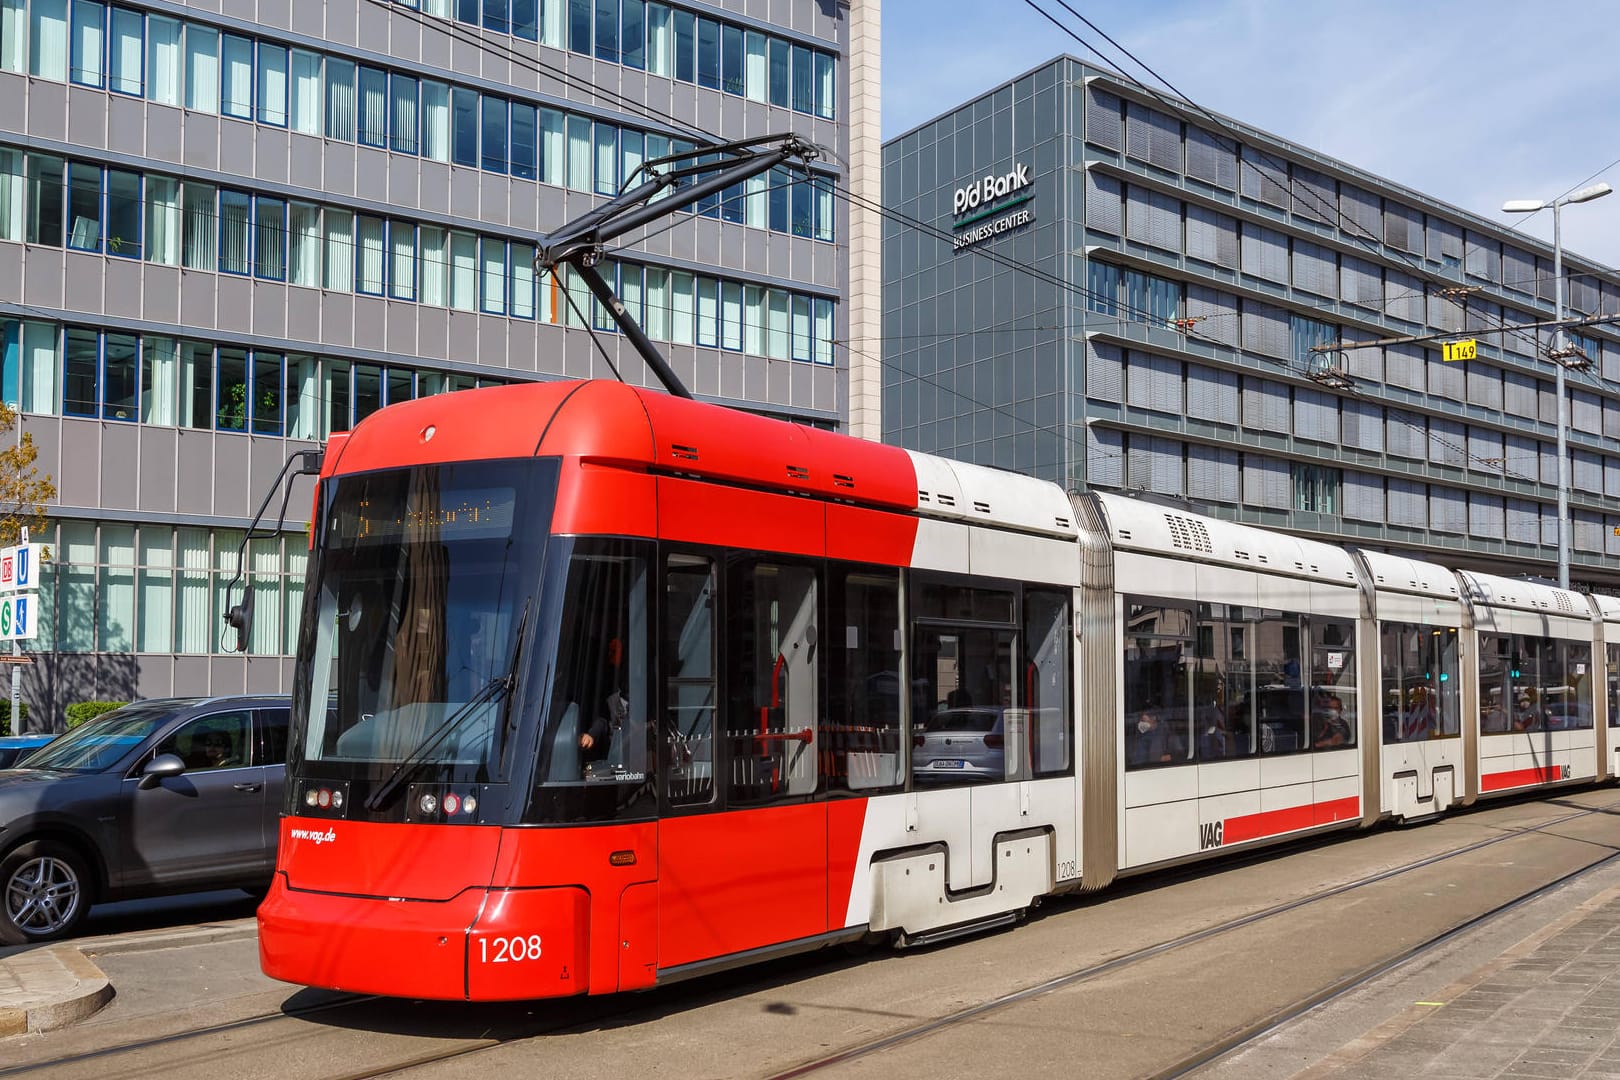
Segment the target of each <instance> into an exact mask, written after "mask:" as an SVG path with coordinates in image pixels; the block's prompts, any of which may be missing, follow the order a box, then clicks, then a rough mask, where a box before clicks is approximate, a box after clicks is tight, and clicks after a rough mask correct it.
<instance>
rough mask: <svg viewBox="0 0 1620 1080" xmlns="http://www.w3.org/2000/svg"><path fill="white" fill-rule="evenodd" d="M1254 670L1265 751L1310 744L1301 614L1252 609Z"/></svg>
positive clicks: (1257, 717) (1284, 750)
mask: <svg viewBox="0 0 1620 1080" xmlns="http://www.w3.org/2000/svg"><path fill="white" fill-rule="evenodd" d="M1250 615H1251V616H1252V622H1251V623H1250V625H1251V627H1252V628H1253V629H1252V633H1251V640H1252V641H1253V643H1254V649H1255V654H1256V655H1255V661H1254V666H1255V671H1256V674H1257V675H1258V676H1259V679H1260V687H1259V690H1258V692H1257V693H1256V694H1255V730H1256V731H1257V732H1259V734H1260V752H1261V753H1262V754H1289V753H1293V752H1294V751H1295V750H1303V749H1304V748H1305V747H1307V746H1308V745H1309V741H1308V737H1307V734H1306V731H1305V728H1306V719H1307V716H1308V711H1307V706H1308V699H1307V694H1306V685H1305V682H1304V672H1303V670H1302V663H1301V659H1302V657H1301V650H1300V640H1299V638H1300V633H1299V629H1300V628H1299V616H1298V615H1293V614H1290V613H1288V612H1282V611H1259V612H1250Z"/></svg>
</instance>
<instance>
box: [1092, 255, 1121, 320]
mask: <svg viewBox="0 0 1620 1080" xmlns="http://www.w3.org/2000/svg"><path fill="white" fill-rule="evenodd" d="M1086 310H1087V311H1094V312H1096V313H1097V314H1098V315H1111V316H1118V315H1119V267H1117V266H1112V265H1110V264H1108V263H1105V262H1098V261H1097V260H1096V259H1092V260H1090V261H1088V262H1087V263H1086Z"/></svg>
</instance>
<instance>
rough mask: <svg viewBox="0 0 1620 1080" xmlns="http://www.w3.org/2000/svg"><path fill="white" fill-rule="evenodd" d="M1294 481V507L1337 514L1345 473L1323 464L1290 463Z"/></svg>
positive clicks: (1319, 512) (1312, 511)
mask: <svg viewBox="0 0 1620 1080" xmlns="http://www.w3.org/2000/svg"><path fill="white" fill-rule="evenodd" d="M1290 468H1291V470H1292V472H1293V481H1294V509H1295V510H1305V511H1309V512H1311V513H1314V514H1337V513H1338V512H1339V491H1340V487H1341V486H1342V484H1343V482H1344V474H1343V473H1342V472H1341V471H1340V470H1338V469H1330V468H1328V467H1326V466H1323V465H1306V464H1303V463H1301V462H1297V461H1296V462H1293V463H1291V465H1290Z"/></svg>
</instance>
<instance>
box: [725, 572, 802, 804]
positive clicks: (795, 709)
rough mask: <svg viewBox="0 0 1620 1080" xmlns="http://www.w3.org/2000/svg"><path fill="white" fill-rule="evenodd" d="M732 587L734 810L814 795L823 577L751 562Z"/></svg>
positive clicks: (734, 575)
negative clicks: (818, 579) (818, 607)
mask: <svg viewBox="0 0 1620 1080" xmlns="http://www.w3.org/2000/svg"><path fill="white" fill-rule="evenodd" d="M729 585H730V587H729V589H728V591H727V602H726V616H727V617H726V642H727V651H728V655H729V656H730V659H731V664H730V667H729V668H728V671H729V672H730V674H729V676H728V681H729V683H730V685H729V687H728V697H729V705H730V708H729V709H728V710H727V719H726V729H727V730H726V736H727V738H726V760H727V762H728V767H727V777H728V783H727V787H726V801H727V805H729V806H743V805H750V804H760V803H769V802H776V801H780V800H784V799H791V798H798V797H803V796H807V795H811V794H814V793H815V790H816V785H817V775H816V774H817V769H816V764H817V758H818V754H817V749H816V745H815V737H816V716H817V713H818V711H819V708H818V706H819V702H818V700H817V698H818V694H819V690H820V686H821V678H820V672H819V668H820V655H821V649H820V647H819V643H818V638H819V634H818V629H817V626H816V572H815V570H813V569H811V568H810V567H807V566H790V565H782V564H778V563H770V562H753V561H749V562H744V563H740V564H736V565H733V567H732V568H731V574H730V577H729Z"/></svg>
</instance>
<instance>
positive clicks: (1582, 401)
mask: <svg viewBox="0 0 1620 1080" xmlns="http://www.w3.org/2000/svg"><path fill="white" fill-rule="evenodd" d="M883 190H884V200H885V204H886V205H887V207H888V208H889V209H890V210H892V211H895V212H897V213H898V214H900V215H904V216H905V217H906V218H909V219H912V222H911V223H908V222H903V221H896V220H888V221H885V223H884V234H883V254H884V265H883V275H884V306H883V339H884V343H885V357H884V370H883V433H884V438H885V439H886V440H887V441H890V442H894V443H898V444H901V445H904V446H908V447H913V448H916V449H918V450H924V451H928V452H931V453H938V454H944V455H947V456H951V457H957V458H962V459H965V460H969V461H975V462H979V463H982V464H986V465H993V466H999V467H1002V468H1007V469H1015V470H1018V471H1020V472H1027V473H1033V474H1036V475H1039V476H1042V477H1045V478H1047V479H1051V480H1054V481H1057V482H1059V483H1063V484H1066V485H1069V486H1070V487H1080V486H1082V485H1090V486H1093V487H1097V488H1110V489H1116V490H1118V489H1126V490H1139V491H1143V492H1152V493H1155V494H1156V495H1159V496H1164V497H1170V498H1175V499H1182V500H1185V501H1187V502H1188V503H1190V504H1192V505H1193V506H1194V507H1195V508H1197V509H1201V510H1204V511H1206V512H1209V513H1212V514H1215V515H1217V516H1221V517H1226V518H1231V519H1234V520H1241V521H1247V522H1253V523H1257V524H1262V525H1268V526H1274V527H1277V528H1282V529H1288V530H1291V531H1294V532H1298V533H1302V534H1306V535H1312V536H1316V537H1320V538H1326V539H1330V540H1335V541H1338V540H1343V541H1347V542H1353V543H1357V544H1362V545H1365V546H1369V547H1374V548H1386V549H1391V550H1404V551H1408V552H1413V553H1417V554H1420V555H1426V556H1428V557H1433V558H1437V559H1441V560H1442V561H1449V562H1452V563H1456V562H1457V561H1459V560H1463V559H1466V560H1467V561H1468V562H1469V563H1470V564H1472V565H1475V566H1480V567H1482V568H1490V569H1496V570H1498V571H1501V572H1507V573H1515V574H1517V573H1532V574H1542V575H1546V576H1549V577H1550V576H1552V575H1553V574H1554V569H1555V566H1556V561H1557V519H1556V511H1555V507H1556V502H1557V472H1558V470H1557V456H1556V450H1555V443H1556V439H1557V417H1558V407H1557V406H1558V403H1557V399H1556V396H1555V392H1554V380H1555V374H1554V373H1555V369H1554V367H1553V361H1552V360H1550V359H1549V358H1548V351H1549V344H1550V331H1548V330H1546V329H1541V330H1535V329H1529V330H1522V329H1521V330H1510V329H1504V328H1505V327H1512V326H1516V325H1520V324H1526V323H1533V322H1536V321H1539V320H1551V319H1552V317H1553V297H1554V289H1553V286H1554V281H1553V275H1552V252H1551V250H1550V249H1549V248H1548V247H1547V246H1546V245H1543V244H1541V243H1540V242H1538V241H1535V240H1533V239H1530V238H1528V237H1526V236H1523V235H1521V234H1519V233H1516V232H1513V231H1510V230H1509V229H1507V228H1505V227H1504V226H1503V225H1502V224H1501V223H1500V222H1497V221H1491V220H1487V219H1484V218H1481V217H1477V216H1474V215H1472V214H1469V213H1467V212H1465V211H1461V210H1458V209H1457V208H1455V207H1452V206H1447V205H1445V204H1443V203H1440V202H1438V201H1436V200H1434V199H1432V198H1429V197H1428V196H1425V195H1423V194H1421V193H1419V192H1416V191H1412V190H1410V189H1408V188H1403V187H1400V186H1398V185H1396V184H1393V183H1391V182H1389V181H1387V180H1384V179H1381V178H1379V177H1377V176H1373V175H1371V174H1369V173H1366V172H1364V171H1362V170H1359V169H1357V168H1355V167H1354V166H1352V165H1348V164H1346V163H1344V162H1341V161H1335V160H1332V159H1329V158H1326V157H1323V156H1321V155H1319V154H1316V153H1314V152H1312V151H1310V150H1308V149H1306V148H1304V147H1301V146H1297V145H1294V144H1292V143H1288V142H1286V141H1284V140H1281V139H1278V138H1276V137H1274V136H1271V135H1267V134H1266V133H1264V132H1262V131H1258V130H1256V129H1254V128H1251V127H1248V126H1245V125H1243V124H1240V123H1238V122H1236V121H1231V120H1228V119H1225V118H1217V117H1212V116H1210V115H1208V114H1207V113H1204V112H1202V111H1201V110H1198V109H1196V108H1193V107H1191V106H1186V105H1184V104H1178V103H1176V102H1175V101H1173V100H1160V99H1156V98H1154V97H1152V96H1150V95H1148V94H1147V93H1145V92H1143V91H1141V90H1139V89H1137V88H1135V87H1134V86H1133V85H1131V84H1126V83H1123V82H1121V81H1119V80H1117V79H1115V78H1113V77H1111V76H1109V75H1107V74H1105V73H1102V72H1100V71H1098V70H1096V69H1093V68H1090V67H1088V66H1086V65H1084V64H1082V63H1080V62H1079V61H1077V60H1073V59H1070V58H1061V59H1058V60H1055V61H1053V62H1052V63H1050V64H1047V65H1045V66H1043V67H1040V68H1038V69H1036V70H1035V71H1033V72H1030V73H1029V74H1027V75H1024V76H1022V77H1020V78H1018V79H1014V80H1013V81H1011V82H1009V83H1007V84H1005V85H1003V86H1000V87H998V88H996V89H995V90H993V91H991V92H989V93H987V94H985V95H983V96H982V97H979V98H977V99H975V100H973V101H970V102H968V103H967V104H965V105H963V106H961V107H960V108H958V109H955V110H953V111H951V112H949V113H946V114H944V115H942V116H940V117H939V118H937V119H935V120H933V121H930V122H929V123H927V124H924V125H922V126H921V127H918V128H916V129H915V130H912V131H909V132H907V133H905V134H904V135H902V136H900V137H899V138H896V139H893V140H891V141H889V142H887V143H885V144H884V148H883ZM1503 194H1504V196H1507V195H1513V194H1522V193H1515V192H1504V193H1503ZM1607 210H1608V207H1607V206H1604V207H1601V208H1599V209H1594V210H1593V211H1590V212H1597V213H1601V212H1605V211H1607ZM1577 235H1578V234H1577ZM1575 246H1576V247H1577V248H1578V247H1579V241H1578V240H1577V241H1576V245H1575ZM1564 272H1565V275H1566V278H1567V280H1566V296H1567V298H1568V299H1567V305H1568V308H1569V312H1570V314H1571V316H1572V317H1577V316H1598V315H1616V314H1620V274H1617V273H1616V272H1614V271H1612V270H1610V269H1608V268H1606V267H1602V266H1598V265H1595V264H1593V263H1592V262H1590V261H1587V260H1583V259H1581V258H1579V257H1578V256H1576V257H1568V255H1567V253H1566V259H1565V262H1564ZM1425 336H1428V337H1430V338H1431V340H1427V341H1423V342H1415V343H1394V344H1387V345H1379V346H1362V347H1346V348H1344V349H1342V350H1335V351H1326V352H1324V351H1318V350H1316V349H1315V348H1314V347H1315V346H1320V345H1325V344H1330V343H1335V344H1348V343H1354V342H1367V341H1375V340H1379V339H1386V338H1403V337H1425ZM1462 339H1473V340H1475V341H1477V343H1478V344H1477V357H1476V358H1475V359H1472V360H1468V361H1465V362H1446V361H1445V359H1444V357H1443V352H1444V350H1443V348H1442V344H1443V342H1444V341H1455V340H1462ZM1570 343H1571V344H1572V345H1574V346H1575V347H1576V348H1577V349H1578V350H1579V351H1580V353H1581V354H1582V355H1583V356H1584V358H1585V359H1586V360H1588V361H1590V364H1589V366H1588V367H1586V368H1585V370H1578V371H1577V370H1571V371H1570V372H1569V373H1568V379H1567V383H1568V396H1569V407H1570V427H1569V440H1568V441H1569V448H1570V469H1571V472H1570V476H1571V481H1572V483H1571V510H1572V518H1573V521H1572V531H1571V546H1572V571H1571V574H1572V581H1573V582H1574V583H1576V584H1582V583H1584V584H1587V585H1591V586H1599V587H1602V588H1604V589H1609V590H1613V589H1616V588H1620V562H1617V560H1616V559H1615V556H1617V555H1620V443H1617V442H1616V441H1615V439H1616V437H1617V436H1620V337H1617V336H1616V335H1615V333H1614V331H1613V327H1612V326H1609V325H1602V326H1593V327H1584V328H1582V329H1580V330H1579V331H1578V332H1575V333H1573V334H1571V335H1570Z"/></svg>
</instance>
